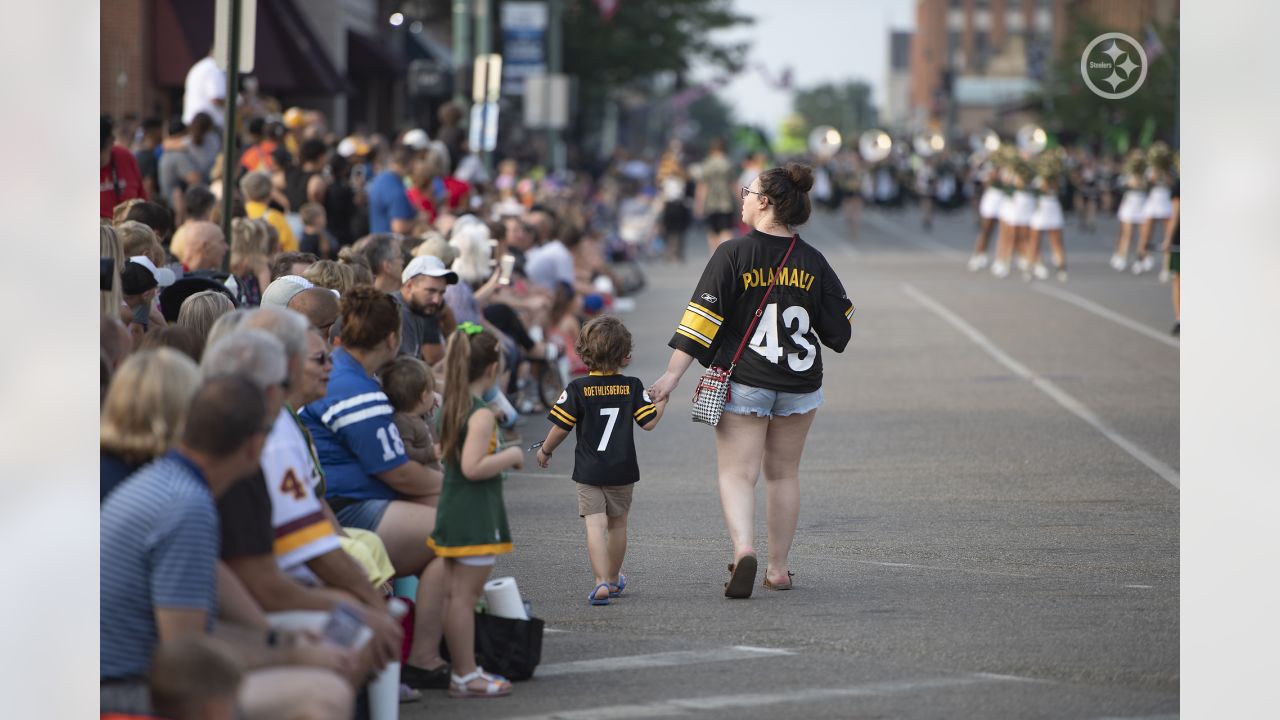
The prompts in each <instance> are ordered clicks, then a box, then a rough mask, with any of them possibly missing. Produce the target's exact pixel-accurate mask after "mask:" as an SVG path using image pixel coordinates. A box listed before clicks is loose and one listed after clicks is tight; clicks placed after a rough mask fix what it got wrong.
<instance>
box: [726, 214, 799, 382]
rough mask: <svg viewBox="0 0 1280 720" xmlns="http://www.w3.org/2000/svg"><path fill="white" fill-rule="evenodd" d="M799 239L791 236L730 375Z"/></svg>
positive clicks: (739, 348) (735, 357) (734, 359)
mask: <svg viewBox="0 0 1280 720" xmlns="http://www.w3.org/2000/svg"><path fill="white" fill-rule="evenodd" d="M799 239H800V236H799V235H792V236H791V247H788V248H787V254H786V255H783V256H782V262H781V263H779V264H778V270H777V272H775V273H774V274H773V277H771V278H769V287H768V288H766V289H765V291H764V298H763V299H762V300H760V307H758V308H756V315H755V317H754V318H752V319H751V326H750V327H748V328H747V334H746V335H743V336H742V342H740V343H738V352H736V353H734V354H733V362H731V363H729V372H730V373H732V372H733V369H734V368H735V367H737V365H738V360H739V359H740V358H741V357H742V351H743V350H746V349H747V340H749V339H750V338H751V335H752V333H754V332H755V331H756V324H757V323H759V322H760V317H761V316H762V315H764V306H765V305H767V304H768V302H769V294H770V293H772V292H773V285H774V283H776V282H777V280H778V274H779V273H781V272H782V268H784V267H786V265H787V261H788V260H790V259H791V251H792V250H795V249H796V241H797V240H799Z"/></svg>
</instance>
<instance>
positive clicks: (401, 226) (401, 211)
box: [369, 147, 418, 235]
mask: <svg viewBox="0 0 1280 720" xmlns="http://www.w3.org/2000/svg"><path fill="white" fill-rule="evenodd" d="M408 163H409V149H408V148H404V147H398V148H396V149H395V150H393V151H392V153H391V156H390V159H389V160H388V161H387V164H386V166H385V167H384V168H383V170H382V172H380V173H378V175H377V176H376V177H374V178H373V181H372V182H371V183H369V232H371V233H388V232H390V233H397V234H400V235H407V234H409V232H410V231H411V230H412V229H413V220H414V218H416V217H417V216H418V213H417V211H416V210H414V209H413V205H412V204H410V202H409V196H408V194H407V193H406V192H405V188H404V174H405V172H407V171H408V169H409V168H408Z"/></svg>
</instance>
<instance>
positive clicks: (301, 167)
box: [284, 138, 329, 235]
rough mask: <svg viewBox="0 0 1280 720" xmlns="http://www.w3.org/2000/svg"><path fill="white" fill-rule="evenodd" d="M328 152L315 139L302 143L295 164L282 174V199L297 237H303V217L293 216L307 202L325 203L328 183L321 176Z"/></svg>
mask: <svg viewBox="0 0 1280 720" xmlns="http://www.w3.org/2000/svg"><path fill="white" fill-rule="evenodd" d="M328 154H329V149H328V148H327V147H325V144H324V141H322V140H319V139H317V138H311V139H309V140H304V141H303V142H302V146H301V147H300V148H299V150H298V164H297V165H296V166H293V167H290V168H289V169H288V170H286V171H285V174H284V177H285V180H284V183H285V186H284V196H285V198H286V199H287V200H288V201H289V215H288V216H286V218H287V219H288V220H289V226H290V227H291V228H292V229H293V230H294V233H295V234H297V235H301V234H302V229H303V224H302V218H301V217H296V216H298V215H299V214H300V213H301V212H302V206H303V205H306V204H307V203H322V202H324V196H325V193H326V192H327V191H328V189H329V183H328V181H327V180H325V177H324V166H325V160H326V158H327V156H328Z"/></svg>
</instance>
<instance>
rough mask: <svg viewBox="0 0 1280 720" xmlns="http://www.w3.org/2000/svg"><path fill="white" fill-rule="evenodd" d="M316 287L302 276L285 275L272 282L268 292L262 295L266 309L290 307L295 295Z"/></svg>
mask: <svg viewBox="0 0 1280 720" xmlns="http://www.w3.org/2000/svg"><path fill="white" fill-rule="evenodd" d="M311 287H314V286H313V285H312V284H311V281H310V280H308V279H306V278H304V277H302V276H301V275H285V276H283V277H278V278H276V279H275V280H272V281H271V284H270V285H268V286H267V290H266V292H264V293H262V305H263V306H264V307H277V308H283V307H288V306H289V301H290V300H292V299H293V296H294V295H297V294H298V293H300V292H302V291H303V290H307V289H309V288H311Z"/></svg>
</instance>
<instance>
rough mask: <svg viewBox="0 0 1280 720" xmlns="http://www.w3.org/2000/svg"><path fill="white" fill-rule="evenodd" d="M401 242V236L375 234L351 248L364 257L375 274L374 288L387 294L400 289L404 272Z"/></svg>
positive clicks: (365, 237)
mask: <svg viewBox="0 0 1280 720" xmlns="http://www.w3.org/2000/svg"><path fill="white" fill-rule="evenodd" d="M400 242H401V241H400V236H399V235H392V234H389V233H374V234H373V235H366V236H364V237H362V238H360V239H359V240H357V241H356V244H355V245H352V246H351V249H352V251H353V252H354V253H356V254H357V255H360V256H362V257H364V260H365V263H366V264H367V265H368V266H369V270H370V271H371V272H372V273H373V286H374V287H375V288H377V289H379V290H381V291H382V292H385V293H393V292H395V291H397V290H399V289H400V283H401V277H400V276H401V273H403V272H404V255H403V253H402V252H401V247H400Z"/></svg>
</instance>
